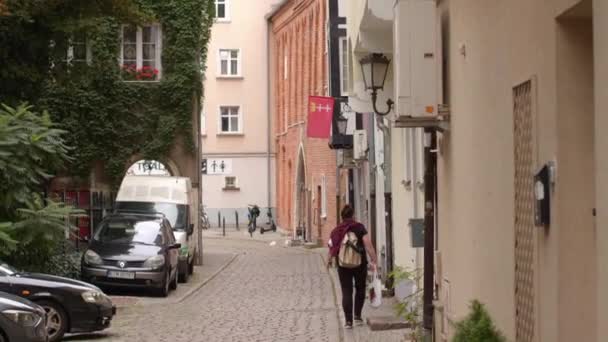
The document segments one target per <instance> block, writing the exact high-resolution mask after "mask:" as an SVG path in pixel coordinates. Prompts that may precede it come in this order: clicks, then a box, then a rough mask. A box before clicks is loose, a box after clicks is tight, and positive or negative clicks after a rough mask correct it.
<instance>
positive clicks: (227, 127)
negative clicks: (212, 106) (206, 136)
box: [220, 106, 242, 134]
mask: <svg viewBox="0 0 608 342" xmlns="http://www.w3.org/2000/svg"><path fill="white" fill-rule="evenodd" d="M241 132H242V127H241V113H240V107H239V106H221V107H220V133H223V134H227V133H228V134H229V133H241Z"/></svg>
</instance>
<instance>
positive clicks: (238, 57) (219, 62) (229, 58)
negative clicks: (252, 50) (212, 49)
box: [217, 48, 243, 78]
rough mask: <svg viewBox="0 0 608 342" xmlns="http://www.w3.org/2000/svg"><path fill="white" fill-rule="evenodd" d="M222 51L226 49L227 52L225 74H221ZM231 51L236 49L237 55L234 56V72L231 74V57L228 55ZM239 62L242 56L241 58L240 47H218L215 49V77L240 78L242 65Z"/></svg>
mask: <svg viewBox="0 0 608 342" xmlns="http://www.w3.org/2000/svg"><path fill="white" fill-rule="evenodd" d="M223 51H227V52H228V59H227V60H226V61H227V69H226V70H227V71H228V73H227V74H222V52H223ZM233 51H236V53H237V56H236V74H232V73H231V72H232V63H231V62H232V60H233V59H232V57H231V56H230V55H231V54H232V52H233ZM241 63H242V58H241V49H225V48H222V49H218V50H217V78H242V77H243V76H242V67H241Z"/></svg>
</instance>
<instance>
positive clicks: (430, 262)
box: [422, 128, 437, 341]
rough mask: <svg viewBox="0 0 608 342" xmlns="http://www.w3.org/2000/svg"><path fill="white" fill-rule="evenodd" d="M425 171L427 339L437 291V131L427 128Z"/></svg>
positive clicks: (425, 319) (425, 308) (428, 339)
mask: <svg viewBox="0 0 608 342" xmlns="http://www.w3.org/2000/svg"><path fill="white" fill-rule="evenodd" d="M424 132H425V146H424V159H425V166H426V169H425V173H424V277H423V279H424V280H423V283H424V293H423V303H424V307H423V314H422V316H423V326H424V333H425V337H426V339H425V340H426V341H430V340H431V338H432V334H433V293H434V292H435V282H434V280H433V276H434V273H435V270H434V266H435V265H434V264H435V190H436V187H435V182H436V178H435V176H436V170H437V153H436V149H437V133H436V132H435V131H434V130H433V129H428V128H427V129H425V131H424Z"/></svg>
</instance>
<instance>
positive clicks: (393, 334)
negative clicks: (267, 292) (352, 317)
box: [314, 248, 409, 342]
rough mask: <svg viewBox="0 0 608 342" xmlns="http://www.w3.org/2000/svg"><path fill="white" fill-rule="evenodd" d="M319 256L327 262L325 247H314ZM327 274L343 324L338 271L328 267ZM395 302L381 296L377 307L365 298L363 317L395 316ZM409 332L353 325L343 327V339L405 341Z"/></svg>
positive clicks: (371, 341) (368, 341) (348, 341)
mask: <svg viewBox="0 0 608 342" xmlns="http://www.w3.org/2000/svg"><path fill="white" fill-rule="evenodd" d="M314 251H315V252H317V253H318V254H319V255H320V256H321V258H322V259H323V262H324V264H326V263H327V248H316V249H314ZM329 274H330V276H331V279H332V283H333V286H334V292H335V295H336V300H337V304H338V305H339V306H340V310H339V312H340V323H341V324H342V325H343V324H344V311H343V310H342V307H341V305H342V304H341V303H342V295H341V293H342V291H341V289H340V281H339V280H338V272H337V270H336V269H335V268H330V269H329ZM395 303H396V301H395V299H394V298H383V299H382V305H381V306H380V307H379V308H372V307H371V306H370V305H369V301H368V300H367V299H366V302H365V305H364V307H363V314H362V316H363V318H364V319H365V320H366V321H367V320H369V319H371V320H376V319H380V320H382V319H384V318H390V317H396V315H395V310H394V308H393V306H394V304H395ZM408 333H409V330H408V329H395V330H381V331H378V330H376V331H372V330H371V329H370V327H369V326H368V325H367V324H366V325H364V326H359V327H357V326H355V327H354V328H353V329H352V330H346V329H344V341H345V342H407V341H409V340H408V339H407V337H406V335H407V334H408Z"/></svg>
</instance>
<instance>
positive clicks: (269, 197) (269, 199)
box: [266, 20, 272, 211]
mask: <svg viewBox="0 0 608 342" xmlns="http://www.w3.org/2000/svg"><path fill="white" fill-rule="evenodd" d="M266 54H267V55H266V129H267V130H268V132H267V133H268V134H266V163H267V164H266V168H267V175H266V182H267V184H268V192H267V194H266V201H267V207H268V210H269V211H272V185H271V184H270V182H271V181H272V176H271V170H270V168H271V165H272V164H271V162H270V144H271V135H272V130H271V127H270V125H271V118H270V116H271V110H270V77H271V75H270V22H269V20H266Z"/></svg>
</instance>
